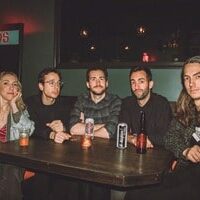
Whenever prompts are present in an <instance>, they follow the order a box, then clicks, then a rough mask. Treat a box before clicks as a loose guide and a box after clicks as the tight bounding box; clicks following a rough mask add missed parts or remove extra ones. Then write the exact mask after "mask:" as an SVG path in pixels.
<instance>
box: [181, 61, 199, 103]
mask: <svg viewBox="0 0 200 200" xmlns="http://www.w3.org/2000/svg"><path fill="white" fill-rule="evenodd" d="M183 82H184V86H185V89H186V91H187V93H188V94H189V95H190V96H191V98H192V99H194V102H195V101H200V64H199V63H189V64H186V65H185V67H184V71H183Z"/></svg>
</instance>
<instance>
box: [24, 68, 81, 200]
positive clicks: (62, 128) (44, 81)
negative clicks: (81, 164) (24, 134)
mask: <svg viewBox="0 0 200 200" xmlns="http://www.w3.org/2000/svg"><path fill="white" fill-rule="evenodd" d="M62 85H63V82H62V77H61V74H60V72H59V71H57V70H56V69H54V68H45V69H43V70H42V71H41V72H40V73H39V75H38V88H39V92H40V93H39V94H38V95H34V96H31V97H29V98H28V99H27V100H26V105H27V109H28V111H29V114H30V119H31V120H33V121H34V122H35V132H34V133H33V137H35V138H38V139H45V140H48V139H52V140H54V141H55V142H56V143H62V142H64V141H65V140H68V139H69V138H70V137H71V136H70V134H69V118H70V116H69V115H70V108H71V105H72V104H73V102H72V100H71V99H70V98H64V97H62V96H60V91H61V87H62ZM30 186H31V191H32V192H31V193H32V196H33V197H32V199H33V200H38V199H40V200H43V199H44V200H46V199H51V200H54V199H60V200H62V199H63V200H64V199H73V200H76V196H77V188H76V183H75V182H71V181H67V180H64V179H62V178H58V177H54V176H53V175H46V174H42V173H36V175H35V176H34V177H33V178H32V180H29V183H26V188H27V187H28V189H30ZM65 188H68V190H66V189H65ZM28 189H25V190H24V191H26V190H28ZM69 191H70V192H69ZM25 199H26V198H25Z"/></svg>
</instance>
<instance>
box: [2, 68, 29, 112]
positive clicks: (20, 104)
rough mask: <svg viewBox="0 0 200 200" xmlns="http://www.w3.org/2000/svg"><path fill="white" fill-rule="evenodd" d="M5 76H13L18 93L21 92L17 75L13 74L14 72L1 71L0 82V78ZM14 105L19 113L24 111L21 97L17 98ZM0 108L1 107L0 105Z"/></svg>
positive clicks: (24, 107)
mask: <svg viewBox="0 0 200 200" xmlns="http://www.w3.org/2000/svg"><path fill="white" fill-rule="evenodd" d="M6 75H11V76H14V77H15V78H16V79H17V84H18V88H19V91H20V92H22V85H21V83H20V81H19V79H18V77H17V75H16V74H15V73H14V72H10V71H2V72H1V73H0V81H1V80H2V78H3V77H4V76H6ZM16 105H17V108H18V109H19V110H20V111H23V110H25V109H26V106H25V104H24V102H23V99H22V97H19V98H18V99H17V101H16ZM0 107H1V105H0Z"/></svg>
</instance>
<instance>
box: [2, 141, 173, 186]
mask: <svg viewBox="0 0 200 200" xmlns="http://www.w3.org/2000/svg"><path fill="white" fill-rule="evenodd" d="M171 160H172V154H171V153H170V152H168V151H166V150H164V149H162V148H155V149H151V150H148V151H147V153H146V154H144V155H138V154H136V152H135V148H134V147H133V146H131V145H129V146H128V147H127V149H125V150H120V149H117V148H116V145H115V141H114V140H105V139H100V138H95V139H94V140H93V145H92V147H91V148H89V149H87V150H83V149H82V148H81V146H80V138H74V139H73V141H66V142H65V143H63V144H56V143H54V142H53V141H43V140H36V139H31V140H30V145H29V147H27V148H22V147H19V145H18V141H14V142H8V143H6V144H3V143H0V161H1V162H6V163H10V164H14V165H18V166H21V167H25V168H28V169H31V170H36V171H43V172H48V173H54V174H59V175H63V176H66V177H72V178H76V179H80V180H85V181H92V182H96V183H102V184H108V185H110V186H117V187H122V188H126V187H129V186H139V185H149V184H155V183H158V182H160V181H161V179H162V174H163V172H164V171H165V170H168V169H169V165H170V163H171Z"/></svg>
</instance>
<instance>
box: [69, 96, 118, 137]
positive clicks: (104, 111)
mask: <svg viewBox="0 0 200 200" xmlns="http://www.w3.org/2000/svg"><path fill="white" fill-rule="evenodd" d="M120 108H121V99H120V98H119V97H118V96H116V95H113V94H110V93H106V96H105V98H104V99H102V100H101V101H100V102H98V103H95V102H94V101H92V99H91V97H90V94H89V93H85V94H83V95H80V96H79V97H78V99H77V102H76V103H75V105H74V109H73V110H72V112H71V117H70V127H72V126H74V125H75V124H76V123H78V122H80V113H81V112H82V113H84V118H85V119H86V118H93V119H94V123H95V124H105V128H106V130H107V131H108V133H109V136H110V138H114V137H116V127H117V124H118V117H119V113H120Z"/></svg>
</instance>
